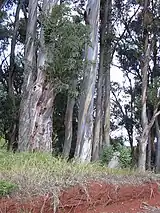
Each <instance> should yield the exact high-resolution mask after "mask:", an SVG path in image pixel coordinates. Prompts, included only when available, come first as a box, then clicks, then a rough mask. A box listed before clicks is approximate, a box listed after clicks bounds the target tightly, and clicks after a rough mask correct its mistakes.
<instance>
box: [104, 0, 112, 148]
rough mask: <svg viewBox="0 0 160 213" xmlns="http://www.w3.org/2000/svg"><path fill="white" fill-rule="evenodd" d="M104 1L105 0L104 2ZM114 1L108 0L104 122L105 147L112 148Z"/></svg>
mask: <svg viewBox="0 0 160 213" xmlns="http://www.w3.org/2000/svg"><path fill="white" fill-rule="evenodd" d="M103 1H104V0H103ZM111 10H112V0H106V13H107V30H106V35H105V36H106V37H107V38H105V39H106V44H105V46H106V48H105V53H104V55H105V57H104V65H103V66H104V83H105V85H104V120H103V147H108V146H110V65H111V61H112V56H111V55H112V44H111V38H112V36H111V34H112V19H111Z"/></svg>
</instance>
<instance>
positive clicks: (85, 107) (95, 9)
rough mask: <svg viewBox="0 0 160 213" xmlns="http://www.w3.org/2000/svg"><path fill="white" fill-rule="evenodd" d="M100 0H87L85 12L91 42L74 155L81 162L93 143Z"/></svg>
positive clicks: (84, 159) (86, 157) (88, 156)
mask: <svg viewBox="0 0 160 213" xmlns="http://www.w3.org/2000/svg"><path fill="white" fill-rule="evenodd" d="M99 11H100V0H88V3H87V8H86V12H85V21H86V24H89V26H90V30H91V33H90V41H91V44H89V45H88V44H86V50H85V51H86V53H85V54H86V55H85V57H86V61H87V65H86V67H85V70H84V77H83V82H82V87H81V88H82V91H81V97H80V106H79V116H78V117H79V118H78V133H77V144H76V150H75V157H76V158H79V159H80V161H82V162H84V161H85V162H89V161H90V160H91V152H92V143H93V101H94V92H95V82H96V74H97V58H98V30H99V28H98V23H99Z"/></svg>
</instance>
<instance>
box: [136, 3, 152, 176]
mask: <svg viewBox="0 0 160 213" xmlns="http://www.w3.org/2000/svg"><path fill="white" fill-rule="evenodd" d="M148 3H149V1H148V0H145V2H144V20H143V23H144V30H143V36H144V39H145V42H144V60H143V61H142V62H141V64H142V66H141V72H142V100H141V104H142V112H141V121H142V131H143V134H142V136H141V140H140V144H139V148H140V150H139V158H138V169H139V170H140V171H142V172H144V171H145V169H146V167H145V164H146V147H147V142H148V134H149V132H148V117H147V85H148V66H149V61H150V54H151V45H150V44H149V32H148V29H147V27H148V26H146V24H145V23H147V22H146V20H145V18H146V17H147V10H148Z"/></svg>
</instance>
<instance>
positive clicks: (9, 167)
mask: <svg viewBox="0 0 160 213" xmlns="http://www.w3.org/2000/svg"><path fill="white" fill-rule="evenodd" d="M0 179H1V180H6V181H10V182H12V183H14V184H16V185H18V190H17V191H16V194H14V196H17V197H19V198H22V197H27V198H28V197H31V196H34V195H35V196H37V195H40V196H41V195H44V194H46V193H51V194H53V195H54V197H55V198H56V199H55V202H58V194H59V192H60V190H61V189H62V188H65V187H69V186H73V185H76V184H85V183H86V182H88V181H89V180H94V181H96V180H99V181H107V182H111V183H115V184H117V183H118V184H123V183H131V184H136V183H138V184H139V183H141V182H144V181H149V180H152V179H159V176H155V175H153V174H149V173H145V174H138V173H136V171H131V170H129V169H128V170H127V169H126V170H109V169H107V168H106V167H104V166H101V165H100V164H98V163H89V164H82V163H77V162H75V161H73V162H67V160H66V159H62V158H54V157H52V156H51V155H49V154H46V153H34V154H30V153H16V154H13V153H7V152H6V151H4V150H1V151H0ZM56 200H57V201H56Z"/></svg>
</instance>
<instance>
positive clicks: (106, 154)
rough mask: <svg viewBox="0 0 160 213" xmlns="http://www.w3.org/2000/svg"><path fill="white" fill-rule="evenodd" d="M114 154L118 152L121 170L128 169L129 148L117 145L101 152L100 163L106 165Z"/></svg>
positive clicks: (129, 162) (129, 160)
mask: <svg viewBox="0 0 160 213" xmlns="http://www.w3.org/2000/svg"><path fill="white" fill-rule="evenodd" d="M114 152H119V153H120V156H119V161H120V165H121V168H129V167H131V159H132V158H131V150H130V148H128V147H126V146H122V145H118V146H116V147H114V146H112V145H111V146H110V147H107V148H105V149H104V150H103V153H102V155H101V163H102V164H108V163H109V162H110V160H111V159H112V157H113V154H114Z"/></svg>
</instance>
